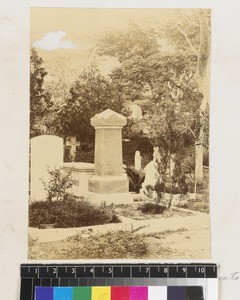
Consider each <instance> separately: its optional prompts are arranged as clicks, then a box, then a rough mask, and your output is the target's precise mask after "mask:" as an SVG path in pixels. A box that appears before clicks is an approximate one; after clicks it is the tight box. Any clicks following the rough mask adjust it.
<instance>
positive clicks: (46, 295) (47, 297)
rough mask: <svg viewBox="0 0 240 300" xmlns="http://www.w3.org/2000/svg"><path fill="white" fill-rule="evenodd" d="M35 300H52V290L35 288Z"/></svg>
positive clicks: (40, 287) (49, 288)
mask: <svg viewBox="0 0 240 300" xmlns="http://www.w3.org/2000/svg"><path fill="white" fill-rule="evenodd" d="M35 300H53V288H51V287H42V286H37V287H36V288H35Z"/></svg>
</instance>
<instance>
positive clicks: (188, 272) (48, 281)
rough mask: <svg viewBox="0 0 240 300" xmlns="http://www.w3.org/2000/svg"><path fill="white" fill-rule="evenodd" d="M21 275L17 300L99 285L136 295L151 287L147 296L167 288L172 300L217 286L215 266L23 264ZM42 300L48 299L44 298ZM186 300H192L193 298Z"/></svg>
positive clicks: (211, 299)
mask: <svg viewBox="0 0 240 300" xmlns="http://www.w3.org/2000/svg"><path fill="white" fill-rule="evenodd" d="M20 273H21V289H20V300H36V299H35V291H36V290H37V291H38V293H42V294H44V293H46V294H47V293H52V292H53V291H54V293H55V292H56V293H60V292H65V291H66V292H69V293H70V289H72V290H73V291H75V290H76V289H74V287H75V288H76V287H79V288H80V287H93V288H94V287H100V286H101V287H104V286H105V287H116V288H117V287H124V286H125V287H136V289H135V290H133V292H132V293H133V294H134V293H138V292H139V291H140V290H141V288H142V287H152V288H151V291H150V290H149V293H150V294H153V293H154V291H155V289H156V291H157V289H158V288H169V287H170V289H169V290H167V293H168V295H169V296H167V297H168V298H167V299H174V297H173V296H172V297H171V294H172V295H174V293H176V294H177V293H180V294H181V293H183V294H184V293H185V294H186V293H190V294H191V286H192V287H194V290H195V293H196V291H197V287H198V288H200V287H204V289H205V290H206V293H207V291H208V285H209V284H212V283H213V282H214V284H215V285H216V280H217V266H216V265H215V264H140V265H139V264H22V265H21V272H20ZM216 286H217V285H216ZM67 287H68V288H67ZM178 287H179V289H178ZM183 287H188V289H187V290H186V291H185V290H184V289H181V288H183ZM61 288H62V289H61ZM154 288H155V289H154ZM132 289H133V288H132ZM209 290H212V289H209ZM93 291H95V289H94V290H93ZM142 291H145V290H144V289H142ZM79 292H80V290H79ZM150 294H149V295H150ZM180 294H179V295H180ZM190 294H189V295H190ZM216 295H217V291H216ZM199 297H200V296H199ZM45 298H46V299H47V296H46V297H45ZM38 299H40V300H41V298H38ZM38 299H37V300H38ZM42 299H44V298H42ZM56 299H58V298H56ZM64 299H65V298H64ZM66 299H68V298H66ZM69 299H70V298H69ZM74 299H75V298H74ZM76 299H77V298H76ZM79 299H80V298H79ZM94 299H95V298H94ZM132 299H134V298H132ZM152 299H155V298H153V296H151V299H148V300H152ZM188 299H190V300H191V299H194V300H195V298H194V297H193V298H191V297H190V298H188ZM196 299H197V300H198V299H201V300H215V299H217V296H216V297H215V298H209V297H208V296H207V294H206V295H205V298H203V297H202V298H201V297H200V298H196Z"/></svg>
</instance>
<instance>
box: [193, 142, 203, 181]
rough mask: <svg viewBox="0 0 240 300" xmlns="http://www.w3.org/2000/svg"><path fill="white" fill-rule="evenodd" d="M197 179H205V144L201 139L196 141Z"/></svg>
mask: <svg viewBox="0 0 240 300" xmlns="http://www.w3.org/2000/svg"><path fill="white" fill-rule="evenodd" d="M195 151H196V157H195V179H196V182H198V181H202V180H203V146H202V143H201V141H197V142H196V143H195Z"/></svg>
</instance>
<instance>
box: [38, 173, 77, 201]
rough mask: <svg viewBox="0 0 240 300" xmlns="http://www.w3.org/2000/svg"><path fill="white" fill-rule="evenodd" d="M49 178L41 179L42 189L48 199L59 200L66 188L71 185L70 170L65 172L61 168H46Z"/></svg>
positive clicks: (63, 195) (64, 193) (62, 197)
mask: <svg viewBox="0 0 240 300" xmlns="http://www.w3.org/2000/svg"><path fill="white" fill-rule="evenodd" d="M48 174H49V180H48V181H47V182H45V181H43V180H42V182H43V185H44V189H45V191H46V192H47V199H46V200H48V201H50V202H51V201H61V200H64V198H65V196H66V190H67V189H68V188H70V187H72V185H73V183H74V182H73V179H72V176H71V171H69V172H66V171H63V170H62V169H61V168H53V169H48Z"/></svg>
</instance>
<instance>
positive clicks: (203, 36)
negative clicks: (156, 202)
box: [195, 13, 210, 182]
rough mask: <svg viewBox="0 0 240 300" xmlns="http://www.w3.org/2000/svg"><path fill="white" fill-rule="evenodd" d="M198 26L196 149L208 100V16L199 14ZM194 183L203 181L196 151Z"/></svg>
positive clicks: (199, 141) (201, 164)
mask: <svg viewBox="0 0 240 300" xmlns="http://www.w3.org/2000/svg"><path fill="white" fill-rule="evenodd" d="M198 21H199V26H200V47H199V55H198V66H197V74H196V75H197V82H198V86H199V90H200V91H201V92H202V94H203V100H202V103H201V106H200V116H199V118H200V129H199V135H198V140H197V144H198V145H199V146H198V147H203V143H204V133H205V127H206V113H207V108H208V104H209V98H210V67H209V56H210V55H209V54H210V29H209V16H208V15H206V13H201V14H199V16H198ZM195 162H196V170H197V173H198V174H196V181H198V182H199V181H202V179H203V151H196V161H195Z"/></svg>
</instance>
